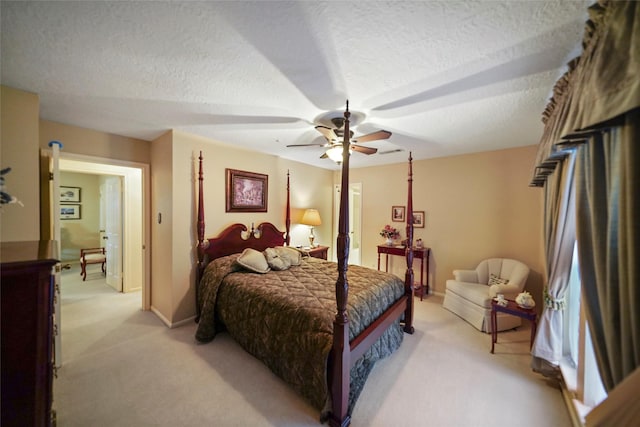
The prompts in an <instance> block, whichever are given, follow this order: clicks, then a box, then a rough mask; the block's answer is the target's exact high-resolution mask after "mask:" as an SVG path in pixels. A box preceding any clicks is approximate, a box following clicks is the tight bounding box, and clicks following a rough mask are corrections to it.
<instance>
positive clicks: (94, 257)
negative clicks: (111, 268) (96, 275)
mask: <svg viewBox="0 0 640 427" xmlns="http://www.w3.org/2000/svg"><path fill="white" fill-rule="evenodd" d="M106 262H107V254H106V252H105V250H104V248H87V249H80V267H81V271H80V275H81V276H82V281H83V282H84V281H85V279H86V278H87V264H102V274H106V273H107V271H106V270H105V268H104V265H105V263H106Z"/></svg>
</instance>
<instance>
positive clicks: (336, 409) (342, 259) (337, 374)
mask: <svg viewBox="0 0 640 427" xmlns="http://www.w3.org/2000/svg"><path fill="white" fill-rule="evenodd" d="M350 115H351V113H349V101H347V108H346V110H345V112H344V140H343V142H342V182H341V189H340V219H339V223H338V241H337V250H338V254H337V255H338V280H337V281H336V305H337V312H336V317H335V319H334V321H333V349H332V351H331V356H332V357H331V363H330V368H331V370H330V378H329V380H330V387H331V399H332V412H331V415H330V418H329V423H330V425H331V426H341V427H343V426H348V425H349V424H350V423H351V417H350V416H349V414H348V413H347V412H348V409H349V381H350V372H351V369H350V368H351V358H350V356H351V355H350V346H349V317H348V315H347V298H348V296H349V283H348V280H347V268H348V261H349V198H348V196H349V137H350V132H349V116H350Z"/></svg>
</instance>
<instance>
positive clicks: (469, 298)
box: [442, 258, 529, 333]
mask: <svg viewBox="0 0 640 427" xmlns="http://www.w3.org/2000/svg"><path fill="white" fill-rule="evenodd" d="M453 276H454V277H455V279H451V280H447V284H446V289H445V294H444V301H443V303H442V306H443V307H444V308H446V309H447V310H449V311H452V312H453V313H455V314H457V315H458V316H460V317H462V318H463V319H464V320H466V321H467V322H469V323H471V324H472V325H473V326H475V327H476V328H477V329H479V330H480V331H482V332H487V333H489V332H491V299H492V298H494V297H495V296H496V294H504V297H505V298H507V299H511V300H515V299H516V296H517V295H518V294H519V293H520V292H522V291H523V289H524V285H525V282H526V281H527V277H528V276H529V267H527V266H526V265H525V264H523V263H522V262H520V261H516V260H514V259H508V258H491V259H486V260H484V261H482V262H480V264H479V265H478V266H477V267H476V269H475V270H454V271H453ZM521 324H522V319H520V318H519V317H516V316H511V315H508V314H505V313H498V316H497V325H498V331H504V330H507V329H513V328H515V327H518V326H520V325H521Z"/></svg>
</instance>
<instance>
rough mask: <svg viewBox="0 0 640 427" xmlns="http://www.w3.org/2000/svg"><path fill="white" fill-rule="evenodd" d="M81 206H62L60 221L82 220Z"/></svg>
mask: <svg viewBox="0 0 640 427" xmlns="http://www.w3.org/2000/svg"><path fill="white" fill-rule="evenodd" d="M81 218H82V217H81V216H80V205H61V206H60V219H81Z"/></svg>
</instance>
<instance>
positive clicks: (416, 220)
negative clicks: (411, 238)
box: [413, 211, 424, 228]
mask: <svg viewBox="0 0 640 427" xmlns="http://www.w3.org/2000/svg"><path fill="white" fill-rule="evenodd" d="M413 227H414V228H424V211H413Z"/></svg>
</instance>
